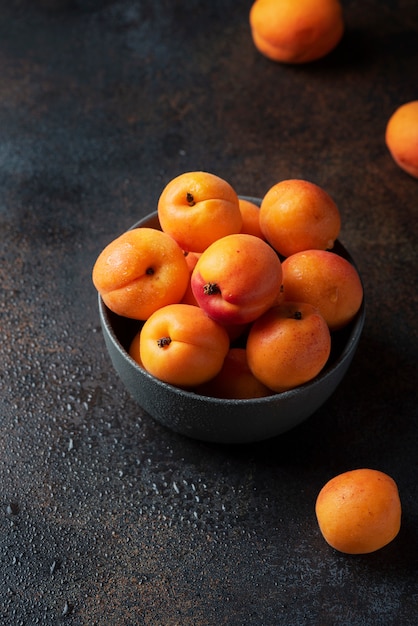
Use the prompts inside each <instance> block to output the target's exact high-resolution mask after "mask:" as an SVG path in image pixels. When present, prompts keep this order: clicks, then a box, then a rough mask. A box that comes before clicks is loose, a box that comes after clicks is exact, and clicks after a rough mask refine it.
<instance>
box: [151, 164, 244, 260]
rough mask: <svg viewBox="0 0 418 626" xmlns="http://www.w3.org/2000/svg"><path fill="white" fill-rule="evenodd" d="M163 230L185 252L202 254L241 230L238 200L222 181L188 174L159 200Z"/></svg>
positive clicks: (167, 186)
mask: <svg viewBox="0 0 418 626" xmlns="http://www.w3.org/2000/svg"><path fill="white" fill-rule="evenodd" d="M158 217H159V220H160V224H161V228H162V230H163V231H164V232H166V233H168V234H169V235H171V236H172V237H173V239H175V240H176V241H177V243H178V244H179V246H180V247H181V248H182V249H183V250H193V251H194V252H203V250H205V249H206V248H207V247H208V246H209V245H210V244H211V243H213V242H214V241H216V240H217V239H220V238H221V237H224V236H225V235H230V234H232V233H239V232H240V230H241V226H242V217H241V211H240V208H239V201H238V196H237V194H236V192H235V190H234V189H233V187H232V186H231V185H230V184H229V183H227V182H226V181H225V180H224V179H223V178H220V177H219V176H216V175H215V174H210V173H208V172H185V173H184V174H180V176H177V177H176V178H173V179H172V180H171V181H170V182H169V183H168V184H167V185H166V187H165V188H164V189H163V191H162V193H161V195H160V198H159V200H158Z"/></svg>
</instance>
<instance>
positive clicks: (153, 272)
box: [145, 267, 155, 276]
mask: <svg viewBox="0 0 418 626" xmlns="http://www.w3.org/2000/svg"><path fill="white" fill-rule="evenodd" d="M145 274H147V275H148V276H152V275H153V274H155V270H154V268H153V267H147V269H146V270H145Z"/></svg>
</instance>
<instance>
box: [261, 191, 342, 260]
mask: <svg viewBox="0 0 418 626" xmlns="http://www.w3.org/2000/svg"><path fill="white" fill-rule="evenodd" d="M259 220H260V227H261V230H262V232H263V235H264V237H265V238H266V239H267V241H268V242H269V243H270V244H271V245H272V246H273V248H274V249H275V250H277V252H279V253H280V254H281V255H283V256H285V257H287V256H290V255H291V254H294V253H295V252H301V251H302V250H309V249H311V248H318V249H320V250H326V249H331V248H332V247H333V246H334V242H335V240H336V239H337V237H338V234H339V232H340V227H341V217H340V212H339V210H338V207H337V205H336V204H335V202H334V200H333V199H332V198H331V196H330V195H329V194H328V193H327V192H326V191H325V190H324V189H322V187H319V186H318V185H316V184H315V183H311V182H310V181H307V180H300V179H290V180H283V181H281V182H279V183H276V184H275V185H273V187H271V188H270V189H269V190H268V192H267V193H266V195H265V196H264V198H263V200H262V202H261V207H260V217H259Z"/></svg>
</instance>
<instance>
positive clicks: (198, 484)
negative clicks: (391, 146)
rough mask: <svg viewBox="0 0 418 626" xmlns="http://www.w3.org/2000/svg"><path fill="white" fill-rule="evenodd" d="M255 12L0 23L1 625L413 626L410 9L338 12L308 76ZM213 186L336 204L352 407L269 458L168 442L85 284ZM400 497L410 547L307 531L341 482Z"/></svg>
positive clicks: (132, 13) (45, 15)
mask: <svg viewBox="0 0 418 626" xmlns="http://www.w3.org/2000/svg"><path fill="white" fill-rule="evenodd" d="M250 6H251V2H250V1H248V0H246V1H245V2H237V1H236V0H210V1H208V2H201V1H198V0H188V1H187V2H186V1H185V2H179V1H175V0H152V1H151V0H148V1H145V0H144V1H139V0H138V1H133V0H107V1H106V0H102V1H99V0H85V1H84V2H83V1H82V0H0V237H1V253H0V254H1V266H0V281H1V282H0V288H1V291H0V313H1V318H0V320H1V347H0V350H1V353H0V364H1V370H0V393H1V396H0V479H1V490H0V494H1V495H0V502H1V507H0V567H1V576H0V592H1V593H0V596H1V600H2V602H1V606H0V623H1V624H2V625H3V624H4V625H7V626H9V625H11V626H20V625H22V626H33V625H36V624H41V625H44V626H49V625H55V624H59V623H63V624H64V623H65V624H68V625H71V626H81V625H83V626H85V625H86V626H87V625H89V626H90V625H91V626H93V625H100V626H101V625H117V626H128V625H129V626H131V625H142V624H144V625H147V626H154V625H155V626H161V625H162V626H174V625H185V626H189V625H190V626H191V625H209V626H212V625H219V624H226V625H228V626H242V625H251V626H281V625H283V626H299V625H318V626H360V625H364V626H374V625H379V626H391V625H394V626H395V625H396V626H398V625H399V626H412V625H415V624H416V623H418V609H417V607H418V591H417V552H418V530H417V528H418V490H417V453H418V445H417V443H418V423H417V418H418V415H417V404H416V401H417V394H416V382H417V367H416V358H417V317H416V310H417V292H416V287H417V253H416V242H417V234H418V233H417V209H418V181H417V180H416V179H413V178H412V177H410V176H408V175H407V174H405V173H404V172H402V171H401V170H400V169H399V168H397V166H396V165H395V164H394V162H393V161H392V159H391V158H390V156H389V154H388V152H387V149H386V147H385V145H384V131H385V126H386V123H387V120H388V118H389V116H390V115H391V113H392V112H393V111H394V109H395V108H397V106H398V105H400V104H402V103H403V102H406V101H408V100H413V99H417V98H418V75H417V69H418V4H417V2H416V0H398V1H397V0H386V1H385V2H383V1H381V0H361V1H360V0H345V1H344V2H343V6H344V11H345V22H346V33H345V36H344V39H343V41H342V42H341V44H340V45H339V47H338V48H337V49H336V50H335V51H334V52H333V53H332V54H330V55H329V56H328V57H326V58H325V59H323V60H321V61H319V62H316V63H315V64H311V65H306V66H300V67H290V66H281V65H278V64H274V63H272V62H270V61H268V60H267V59H265V58H264V57H262V56H261V55H260V54H259V53H258V52H257V51H256V50H255V48H254V47H253V44H252V41H251V38H250V32H249V26H248V12H249V8H250ZM195 169H204V170H208V171H211V172H213V173H216V174H218V175H220V176H222V177H223V178H225V179H226V180H228V182H230V183H231V184H232V185H233V186H234V187H235V188H236V190H237V192H238V193H240V194H242V195H253V196H262V195H263V194H264V193H265V192H266V191H267V190H268V188H269V187H270V186H272V185H273V184H274V183H276V182H278V180H281V179H283V178H292V177H295V178H296V177H301V178H306V179H308V180H311V181H313V182H316V183H317V184H319V185H322V186H323V187H324V188H325V189H326V190H327V191H328V192H329V193H330V194H331V195H332V196H333V198H334V199H335V201H336V202H337V204H338V206H339V208H340V211H341V214H342V221H343V228H342V233H341V237H340V239H341V241H342V242H343V243H344V245H346V246H347V247H348V248H349V250H350V251H351V253H352V254H353V256H354V258H355V259H356V262H357V264H358V267H359V269H360V272H361V274H362V277H363V280H364V284H365V290H366V298H367V321H366V325H365V329H364V334H363V337H362V340H361V343H360V346H359V349H358V352H357V355H356V357H355V359H354V361H353V364H352V366H351V368H350V370H349V373H348V375H347V377H346V379H345V380H344V381H343V383H342V384H341V386H340V387H339V389H338V390H337V392H336V393H335V394H334V395H333V396H332V397H331V399H330V400H329V401H328V402H327V404H326V405H325V406H324V407H323V408H322V409H321V410H319V411H318V412H317V413H316V414H315V415H314V416H313V417H312V418H310V419H309V420H308V421H307V422H305V423H304V424H303V425H302V426H300V427H298V428H297V429H295V430H293V431H291V432H289V433H287V434H286V435H283V436H281V437H279V438H277V439H274V440H271V441H268V442H265V443H261V444H257V445H248V446H240V447H239V446H238V447H224V446H217V445H210V444H203V443H199V442H196V441H192V440H188V439H186V438H183V437H181V436H177V435H175V434H173V433H171V432H169V431H167V430H165V429H164V428H163V427H161V426H159V425H158V424H157V423H155V422H154V421H153V420H152V419H151V418H150V417H149V416H147V415H146V414H144V413H143V411H141V409H140V408H138V407H137V406H136V405H135V404H134V403H133V401H132V400H131V398H130V397H129V395H128V394H127V392H126V391H125V390H124V388H123V386H122V384H121V383H120V381H119V379H118V378H117V376H116V374H115V373H114V371H113V370H112V367H111V365H110V361H109V358H108V356H107V354H106V352H105V348H104V343H103V338H102V336H101V333H100V330H99V319H98V310H97V306H96V294H95V291H94V288H93V286H92V284H91V268H92V265H93V263H94V261H95V259H96V257H97V255H98V253H99V252H100V251H101V249H102V248H103V247H104V246H105V244H107V243H108V242H109V241H110V240H111V239H113V238H114V237H115V236H116V235H118V234H120V233H121V232H122V231H124V230H125V229H127V228H128V227H129V226H131V224H133V223H134V222H135V221H137V220H138V219H139V218H140V217H142V216H143V215H145V214H147V213H149V212H150V211H152V210H154V209H155V208H156V202H157V199H158V196H159V194H160V193H161V191H162V188H163V187H164V185H165V184H166V183H167V182H168V181H169V180H170V179H171V178H173V177H174V176H175V175H177V174H180V173H182V172H184V171H187V170H195ZM361 466H368V467H373V468H376V469H380V470H382V471H385V472H387V473H389V474H390V475H391V476H392V477H393V478H394V479H395V480H396V481H397V483H398V486H399V489H400V494H401V499H402V504H403V525H402V529H401V532H400V534H399V536H398V537H397V539H396V540H395V541H394V542H393V543H392V544H390V545H389V546H387V547H386V548H384V549H382V550H380V551H378V552H376V553H374V554H371V555H368V556H356V557H352V556H345V555H343V554H340V553H337V552H335V551H334V550H332V549H331V548H329V547H328V546H327V545H326V543H325V542H324V540H323V539H322V537H321V536H320V534H319V530H318V527H317V524H316V520H315V516H314V503H315V499H316V495H317V493H318V491H319V489H320V488H321V487H322V485H323V484H324V483H325V482H326V481H327V480H328V479H329V478H331V477H332V476H333V475H335V474H336V473H339V472H342V471H345V470H348V469H352V468H355V467H361Z"/></svg>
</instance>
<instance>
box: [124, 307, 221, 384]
mask: <svg viewBox="0 0 418 626" xmlns="http://www.w3.org/2000/svg"><path fill="white" fill-rule="evenodd" d="M138 343H139V361H140V363H142V366H143V367H144V368H145V369H146V370H147V371H148V372H149V373H150V374H152V375H153V376H155V377H156V378H159V379H160V380H162V381H164V382H166V383H170V384H171V385H176V386H179V387H194V386H196V385H200V384H201V383H203V382H205V381H207V380H209V379H210V378H213V377H214V376H216V374H217V373H218V372H219V371H220V369H221V367H222V364H223V362H224V359H225V357H226V355H227V353H228V350H229V337H228V333H227V332H226V330H225V329H224V328H223V327H222V326H221V325H220V324H217V322H215V321H214V320H212V319H210V317H208V316H207V315H206V313H205V312H204V311H202V309H200V308H199V307H197V306H193V305H189V304H171V305H168V306H165V307H162V308H160V309H158V310H157V311H155V312H154V313H153V314H152V315H150V317H149V318H148V319H147V320H146V322H145V323H144V325H143V326H142V329H141V330H140V331H139V333H138V334H137V335H136V336H135V337H134V339H133V341H132V343H131V346H130V348H129V353H130V355H131V356H132V358H135V355H136V354H138Z"/></svg>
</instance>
